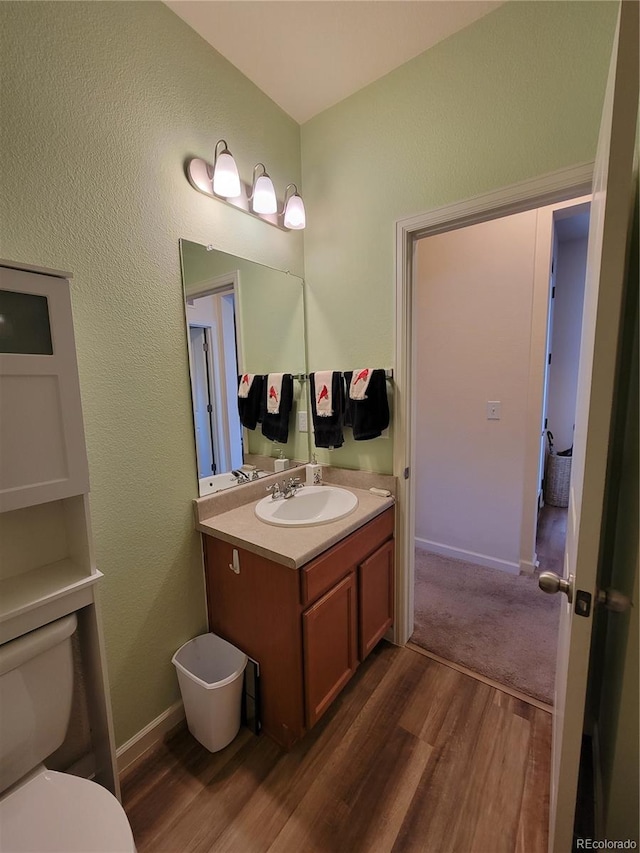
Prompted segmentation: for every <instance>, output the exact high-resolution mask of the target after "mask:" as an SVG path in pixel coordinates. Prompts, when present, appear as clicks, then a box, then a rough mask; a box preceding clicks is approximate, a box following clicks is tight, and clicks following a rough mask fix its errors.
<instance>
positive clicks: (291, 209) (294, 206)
mask: <svg viewBox="0 0 640 853" xmlns="http://www.w3.org/2000/svg"><path fill="white" fill-rule="evenodd" d="M306 224H307V218H306V215H305V212H304V203H303V201H302V199H301V198H300V196H299V195H298V193H295V194H294V195H292V196H291V198H290V199H289V200H288V201H287V204H286V207H285V209H284V227H285V228H291V229H292V230H294V231H299V230H300V229H302V228H304V227H305V225H306Z"/></svg>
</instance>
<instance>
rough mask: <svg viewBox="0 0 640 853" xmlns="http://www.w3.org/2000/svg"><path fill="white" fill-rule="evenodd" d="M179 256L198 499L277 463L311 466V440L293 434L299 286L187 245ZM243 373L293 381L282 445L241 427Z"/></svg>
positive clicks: (301, 350)
mask: <svg viewBox="0 0 640 853" xmlns="http://www.w3.org/2000/svg"><path fill="white" fill-rule="evenodd" d="M180 255H181V261H182V282H183V288H184V299H185V319H186V326H187V345H188V349H189V369H190V374H191V397H192V403H193V421H194V434H195V443H196V457H197V464H198V485H199V489H198V493H199V495H200V496H201V497H202V496H203V495H206V494H210V493H212V492H215V491H219V490H220V489H226V488H230V487H232V486H235V485H240V484H241V483H243V482H247V480H250V479H251V478H256V477H259V476H262V475H264V474H265V473H266V474H268V473H273V471H274V464H275V460H276V458H279V457H284V458H286V459H288V460H289V464H291V465H293V464H299V463H304V462H307V461H308V460H309V433H308V432H307V431H306V428H305V431H304V432H303V431H301V430H300V429H299V426H300V425H301V421H302V422H303V423H302V425H303V426H306V425H305V423H304V422H305V421H306V415H307V412H308V405H307V393H308V392H307V385H308V383H307V381H306V379H305V378H303V377H306V372H307V369H306V360H305V339H304V287H303V284H304V282H303V280H302V279H301V278H299V277H298V276H295V275H291V274H290V273H288V272H285V271H282V270H276V269H272V268H271V267H267V266H264V265H262V264H258V263H255V262H254V261H248V260H246V259H244V258H239V257H236V256H235V255H229V254H227V253H226V252H220V251H218V250H217V249H214V248H213V247H212V246H202V245H200V244H199V243H193V242H191V241H189V240H181V241H180ZM244 373H253V374H259V375H261V376H263V375H264V376H266V375H268V374H269V373H290V374H292V375H293V376H294V377H296V378H294V380H293V404H292V407H291V413H290V416H289V431H288V440H287V442H286V443H277V442H273V441H271V440H269V439H268V438H265V436H264V435H263V434H262V429H261V424H260V423H258V424H257V426H256V428H255V429H253V430H252V429H246V428H244V427H243V426H242V425H241V423H240V417H239V413H238V377H239V376H240V375H242V374H244ZM265 402H266V401H265ZM301 415H302V417H300V416H301Z"/></svg>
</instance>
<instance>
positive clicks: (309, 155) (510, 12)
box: [302, 2, 617, 472]
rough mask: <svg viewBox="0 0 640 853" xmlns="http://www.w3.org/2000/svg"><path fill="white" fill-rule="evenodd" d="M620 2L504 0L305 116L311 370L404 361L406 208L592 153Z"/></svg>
mask: <svg viewBox="0 0 640 853" xmlns="http://www.w3.org/2000/svg"><path fill="white" fill-rule="evenodd" d="M616 14H617V4H616V3H608V2H605V3H598V2H586V3H583V2H553V3H542V2H513V3H507V4H506V5H504V6H501V7H500V8H499V9H497V10H496V11H494V12H492V13H491V14H489V15H487V16H486V17H484V18H482V19H480V20H479V21H477V22H476V23H474V24H472V25H471V26H470V27H468V28H467V29H465V30H462V31H461V32H460V33H457V34H456V35H454V36H452V37H450V38H449V39H447V40H445V41H443V42H441V43H440V44H438V45H436V46H435V47H433V48H432V49H431V50H428V51H426V52H425V53H423V54H421V55H420V56H418V57H416V58H415V59H413V60H411V61H410V62H408V63H406V64H405V65H403V66H401V67H400V68H398V69H397V70H395V71H393V72H392V73H390V74H388V75H387V76H386V77H384V78H382V79H381V80H378V81H377V82H375V83H372V84H371V85H370V86H368V87H367V88H365V89H363V90H361V91H360V92H357V93H356V94H355V95H353V96H351V97H350V98H348V99H346V100H344V101H342V102H341V103H339V104H337V105H336V106H335V107H332V108H331V109H329V110H326V111H325V112H324V113H322V114H321V115H319V116H317V117H315V118H313V119H311V120H310V121H309V122H307V123H306V124H305V125H303V127H302V167H303V180H304V199H305V205H306V208H307V221H308V222H309V223H310V225H309V228H308V229H307V231H306V232H305V247H304V248H305V281H306V284H307V293H306V296H307V308H308V316H309V328H308V347H309V358H310V364H309V369H310V370H318V369H329V368H334V369H348V368H350V367H361V366H364V365H370V366H376V367H386V366H389V365H392V364H393V361H394V355H395V348H394V331H395V330H394V299H395V285H394V276H395V270H394V246H395V222H396V220H398V219H401V218H403V217H408V216H412V215H414V214H419V213H423V212H426V211H427V210H430V209H432V208H436V207H439V206H441V205H446V204H450V203H453V202H456V201H461V200H463V199H466V198H470V197H472V196H475V195H478V194H480V193H484V192H487V191H489V190H492V189H497V188H499V187H502V186H505V185H507V184H510V183H514V182H516V181H521V180H524V179H525V178H530V177H533V176H537V175H541V174H544V173H547V172H551V171H554V170H556V169H559V168H562V167H564V166H570V165H574V164H577V163H582V162H586V161H589V160H592V159H593V157H594V155H595V147H596V141H597V135H598V127H599V122H600V111H601V105H602V99H603V96H604V87H605V82H606V75H607V70H608V64H609V56H610V53H611V43H612V38H613V29H614V26H615V19H616ZM319 456H321V457H322V458H323V459H326V458H330V459H331V462H332V464H335V465H344V466H346V467H353V468H369V469H371V470H378V471H384V472H389V471H391V467H392V442H391V441H383V440H380V439H378V440H376V441H375V442H362V443H360V444H358V443H356V442H353V441H350V442H347V443H346V444H345V446H344V447H343V448H341V449H340V450H334V451H332V454H331V456H330V457H328V455H327V453H326V452H322V453H321V454H319Z"/></svg>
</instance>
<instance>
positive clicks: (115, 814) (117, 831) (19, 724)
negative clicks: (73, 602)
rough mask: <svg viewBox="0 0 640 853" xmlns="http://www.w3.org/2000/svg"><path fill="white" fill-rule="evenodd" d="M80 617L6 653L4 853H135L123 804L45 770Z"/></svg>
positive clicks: (1, 710)
mask: <svg viewBox="0 0 640 853" xmlns="http://www.w3.org/2000/svg"><path fill="white" fill-rule="evenodd" d="M76 624H77V622H76V617H75V614H71V615H70V616H65V617H64V618H63V619H58V620H57V621H56V622H51V623H50V624H49V625H45V626H44V627H43V628H38V629H37V630H36V631H31V632H30V633H29V634H25V635H24V636H22V637H19V638H18V639H16V640H12V641H11V642H9V643H5V644H4V645H2V646H0V851H1V852H2V853H26V851H30V852H31V853H36V851H37V853H135V850H136V847H135V844H134V841H133V835H132V832H131V827H130V826H129V822H128V820H127V816H126V815H125V812H124V809H123V808H122V806H121V805H120V803H119V802H118V800H117V799H116V798H115V797H114V796H113V795H112V794H111V793H110V792H109V791H107V790H106V788H103V787H102V786H101V785H98V784H96V783H95V782H91V781H90V780H88V779H81V778H78V777H77V776H71V775H69V774H67V773H58V772H55V771H53V770H47V768H46V767H45V766H44V765H43V764H42V763H41V762H43V761H44V760H45V759H46V758H47V757H48V756H49V755H51V754H52V753H53V752H54V751H55V750H56V749H57V748H58V747H59V746H60V745H61V744H62V742H63V741H64V738H65V735H66V731H67V726H68V724H69V715H70V713H71V696H72V690H73V661H72V656H71V635H72V634H73V632H74V631H75V629H76Z"/></svg>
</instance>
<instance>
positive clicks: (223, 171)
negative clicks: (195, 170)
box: [213, 151, 241, 198]
mask: <svg viewBox="0 0 640 853" xmlns="http://www.w3.org/2000/svg"><path fill="white" fill-rule="evenodd" d="M213 191H214V193H215V194H216V195H221V196H222V197H223V198H237V197H238V196H239V195H240V193H241V189H240V175H238V167H237V166H236V161H235V160H234V159H233V157H232V156H231V154H229V152H228V151H223V152H222V154H218V156H217V158H216V162H215V166H214V167H213Z"/></svg>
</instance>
